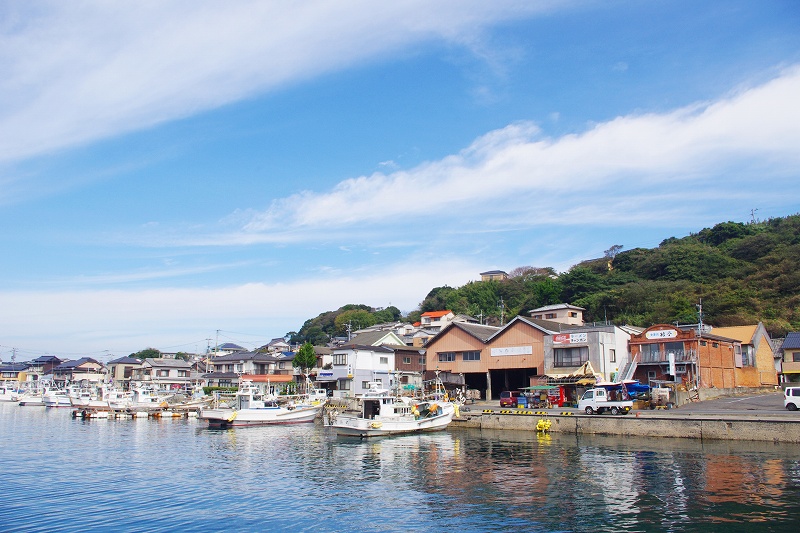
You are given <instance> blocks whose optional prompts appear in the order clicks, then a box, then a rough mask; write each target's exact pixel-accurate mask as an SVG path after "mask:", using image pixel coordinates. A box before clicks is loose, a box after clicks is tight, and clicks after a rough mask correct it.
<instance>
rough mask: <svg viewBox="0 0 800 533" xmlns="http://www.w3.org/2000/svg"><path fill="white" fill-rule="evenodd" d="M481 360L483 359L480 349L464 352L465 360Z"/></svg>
mask: <svg viewBox="0 0 800 533" xmlns="http://www.w3.org/2000/svg"><path fill="white" fill-rule="evenodd" d="M480 360H481V352H480V351H479V350H474V351H470V352H464V361H480Z"/></svg>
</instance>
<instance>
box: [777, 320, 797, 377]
mask: <svg viewBox="0 0 800 533" xmlns="http://www.w3.org/2000/svg"><path fill="white" fill-rule="evenodd" d="M781 352H782V358H781V376H780V377H781V383H785V384H787V385H791V386H796V385H797V383H800V333H797V332H793V333H789V334H787V335H786V338H785V339H784V340H783V346H782V347H781Z"/></svg>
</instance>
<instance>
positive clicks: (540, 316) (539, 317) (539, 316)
mask: <svg viewBox="0 0 800 533" xmlns="http://www.w3.org/2000/svg"><path fill="white" fill-rule="evenodd" d="M531 318H538V319H539V320H541V319H542V315H533V316H532V317H531Z"/></svg>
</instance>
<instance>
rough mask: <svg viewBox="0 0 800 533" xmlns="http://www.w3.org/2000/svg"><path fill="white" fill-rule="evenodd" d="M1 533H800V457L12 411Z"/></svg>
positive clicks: (786, 449) (561, 439) (778, 448)
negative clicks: (360, 435) (215, 426)
mask: <svg viewBox="0 0 800 533" xmlns="http://www.w3.org/2000/svg"><path fill="white" fill-rule="evenodd" d="M0 439H2V453H1V454H0V472H2V476H3V477H2V480H3V483H2V487H3V489H2V493H0V502H2V514H0V531H3V532H11V531H24V532H38V531H42V532H45V531H46V532H58V531H81V532H85V531H143V532H144V531H148V532H157V531H190V532H191V531H198V532H214V531H315V532H321V531H414V532H416V531H441V532H449V531H514V532H528V531H531V532H554V531H726V532H731V531H797V530H798V527H799V526H800V450H798V447H797V446H791V445H774V444H765V443H744V444H743V443H732V442H731V443H728V442H722V443H713V444H709V443H701V442H696V441H690V440H686V439H658V440H646V439H619V438H601V437H591V438H586V437H576V436H574V435H572V436H567V435H556V434H554V435H552V436H549V437H537V435H535V434H530V433H524V432H485V431H484V432H481V431H475V430H455V429H451V430H448V431H445V432H441V433H435V434H423V435H411V436H401V437H388V438H383V439H380V440H375V441H360V440H357V439H355V440H354V439H343V438H341V437H336V436H335V435H334V434H333V433H332V432H331V431H330V430H329V429H327V428H324V427H322V426H321V425H317V424H302V425H295V426H288V427H260V428H239V429H233V430H222V431H220V430H209V429H206V428H204V427H203V424H202V423H201V422H199V421H197V420H192V419H188V420H187V419H175V420H173V419H170V420H161V421H157V420H153V419H132V420H86V421H84V420H76V419H73V418H72V417H71V411H70V410H69V409H46V408H43V407H19V406H17V405H16V404H13V403H7V402H0Z"/></svg>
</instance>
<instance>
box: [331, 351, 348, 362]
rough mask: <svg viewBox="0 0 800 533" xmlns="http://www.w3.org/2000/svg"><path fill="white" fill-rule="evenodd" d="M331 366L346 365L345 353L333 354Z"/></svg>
mask: <svg viewBox="0 0 800 533" xmlns="http://www.w3.org/2000/svg"><path fill="white" fill-rule="evenodd" d="M333 364H334V365H346V364H347V354H346V353H335V354H333Z"/></svg>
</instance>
